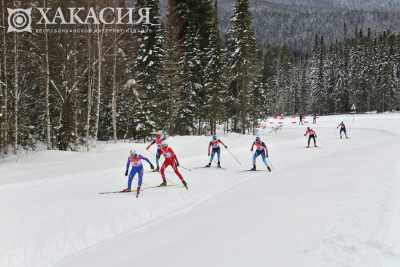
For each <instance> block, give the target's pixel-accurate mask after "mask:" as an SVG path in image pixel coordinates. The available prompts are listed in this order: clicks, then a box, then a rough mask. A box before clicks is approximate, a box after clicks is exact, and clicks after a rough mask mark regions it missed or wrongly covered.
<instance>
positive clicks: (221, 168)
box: [193, 166, 226, 170]
mask: <svg viewBox="0 0 400 267" xmlns="http://www.w3.org/2000/svg"><path fill="white" fill-rule="evenodd" d="M193 169H194V170H200V169H216V170H226V169H225V168H223V167H212V166H204V167H195V168H193Z"/></svg>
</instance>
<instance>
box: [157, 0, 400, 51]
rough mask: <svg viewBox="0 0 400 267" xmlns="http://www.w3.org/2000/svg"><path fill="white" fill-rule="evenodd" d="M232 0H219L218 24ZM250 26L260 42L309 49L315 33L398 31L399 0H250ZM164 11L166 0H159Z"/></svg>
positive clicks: (328, 37) (331, 36)
mask: <svg viewBox="0 0 400 267" xmlns="http://www.w3.org/2000/svg"><path fill="white" fill-rule="evenodd" d="M234 4H235V0H218V9H219V17H220V27H221V31H222V32H223V33H226V32H227V30H228V29H229V25H230V18H231V16H232V10H233V5H234ZM250 4H251V8H250V12H251V13H252V15H253V28H254V30H255V32H256V36H257V42H258V44H259V45H273V46H282V45H287V46H288V47H289V48H291V49H293V50H297V51H302V52H310V51H311V50H312V48H313V45H314V40H315V35H316V34H318V35H323V36H324V37H325V41H326V42H327V43H334V42H335V41H336V40H338V41H340V40H343V38H344V37H345V30H344V24H346V25H347V36H348V37H350V36H353V35H354V32H355V31H359V30H362V31H364V32H367V31H368V28H370V29H371V30H372V32H373V33H374V34H378V33H381V32H383V31H387V30H389V31H392V32H397V31H398V29H400V12H399V11H400V0H380V1H377V0H350V1H347V0H270V1H265V0H250ZM161 8H162V10H163V14H166V13H167V9H168V0H161Z"/></svg>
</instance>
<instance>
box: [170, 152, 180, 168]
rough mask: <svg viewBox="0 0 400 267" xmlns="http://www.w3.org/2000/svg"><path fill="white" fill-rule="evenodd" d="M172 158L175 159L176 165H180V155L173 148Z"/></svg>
mask: <svg viewBox="0 0 400 267" xmlns="http://www.w3.org/2000/svg"><path fill="white" fill-rule="evenodd" d="M171 154H172V158H173V159H174V161H175V163H176V166H178V167H179V161H178V157H177V156H176V154H175V152H174V151H173V150H172V149H171Z"/></svg>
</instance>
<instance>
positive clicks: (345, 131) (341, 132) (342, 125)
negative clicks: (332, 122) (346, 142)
mask: <svg viewBox="0 0 400 267" xmlns="http://www.w3.org/2000/svg"><path fill="white" fill-rule="evenodd" d="M339 128H340V139H342V138H343V137H342V134H343V133H344V136H345V137H346V139H348V138H349V137H348V136H347V130H346V125H345V124H344V122H343V121H342V122H341V123H340V124H339V125H338V127H336V129H339Z"/></svg>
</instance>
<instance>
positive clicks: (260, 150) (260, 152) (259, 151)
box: [250, 136, 272, 171]
mask: <svg viewBox="0 0 400 267" xmlns="http://www.w3.org/2000/svg"><path fill="white" fill-rule="evenodd" d="M254 147H256V151H255V152H254V155H253V168H252V169H251V171H256V170H257V167H256V160H257V158H258V157H259V156H261V158H262V161H263V162H264V164H265V166H266V167H267V169H268V171H272V170H271V167H270V166H269V164H268V161H267V159H268V149H267V145H266V144H265V143H264V142H263V141H261V138H260V137H258V136H257V137H256V141H254V143H253V145H252V146H251V149H250V151H251V152H253V151H254Z"/></svg>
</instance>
